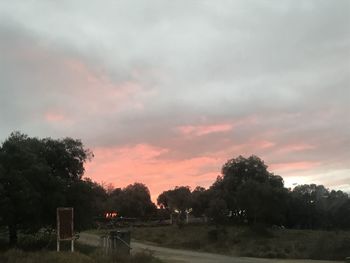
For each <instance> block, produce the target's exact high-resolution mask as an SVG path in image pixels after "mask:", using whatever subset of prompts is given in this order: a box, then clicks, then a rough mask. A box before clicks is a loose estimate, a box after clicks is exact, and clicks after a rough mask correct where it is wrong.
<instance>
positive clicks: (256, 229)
mask: <svg viewBox="0 0 350 263" xmlns="http://www.w3.org/2000/svg"><path fill="white" fill-rule="evenodd" d="M250 230H251V231H252V232H253V233H254V234H255V235H257V236H259V237H268V238H271V237H273V234H272V232H271V231H270V230H269V229H268V228H267V226H266V225H264V224H261V223H256V224H253V225H252V226H251V227H250Z"/></svg>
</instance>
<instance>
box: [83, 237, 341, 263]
mask: <svg viewBox="0 0 350 263" xmlns="http://www.w3.org/2000/svg"><path fill="white" fill-rule="evenodd" d="M79 242H81V243H84V244H88V245H95V246H98V245H99V236H98V235H96V234H91V233H81V234H80V238H79ZM131 246H132V248H133V249H132V253H137V252H140V251H145V250H146V251H152V252H153V253H154V256H156V257H157V258H160V259H162V260H163V261H165V262H168V263H211V262H213V263H214V262H215V263H268V262H273V263H307V262H313V263H334V261H315V260H287V259H261V258H249V257H233V256H225V255H220V254H214V253H206V252H196V251H190V250H184V249H172V248H164V247H160V246H155V245H151V244H145V243H140V242H135V241H133V242H132V244H131Z"/></svg>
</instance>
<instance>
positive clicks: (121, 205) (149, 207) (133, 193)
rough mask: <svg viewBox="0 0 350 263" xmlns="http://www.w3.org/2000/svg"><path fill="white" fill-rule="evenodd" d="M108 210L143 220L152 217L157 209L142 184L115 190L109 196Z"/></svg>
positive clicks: (147, 190)
mask: <svg viewBox="0 0 350 263" xmlns="http://www.w3.org/2000/svg"><path fill="white" fill-rule="evenodd" d="M109 209H113V210H117V211H118V212H119V214H120V215H122V216H124V217H125V216H126V217H136V218H142V219H145V218H147V217H150V216H152V215H153V214H154V213H155V212H156V210H157V208H156V206H155V204H154V203H153V202H152V200H151V195H150V191H149V189H148V188H147V186H146V185H144V184H142V183H134V184H130V185H128V186H127V187H125V188H123V189H120V188H117V189H115V190H114V191H112V193H111V194H110V196H109Z"/></svg>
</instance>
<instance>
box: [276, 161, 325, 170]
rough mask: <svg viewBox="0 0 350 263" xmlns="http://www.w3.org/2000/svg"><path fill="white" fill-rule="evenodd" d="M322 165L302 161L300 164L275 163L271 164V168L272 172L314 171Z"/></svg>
mask: <svg viewBox="0 0 350 263" xmlns="http://www.w3.org/2000/svg"><path fill="white" fill-rule="evenodd" d="M320 164H321V163H320V162H309V161H300V162H287V163H274V164H271V165H270V166H269V167H270V169H271V170H276V171H295V170H308V169H314V168H316V167H317V166H319V165H320Z"/></svg>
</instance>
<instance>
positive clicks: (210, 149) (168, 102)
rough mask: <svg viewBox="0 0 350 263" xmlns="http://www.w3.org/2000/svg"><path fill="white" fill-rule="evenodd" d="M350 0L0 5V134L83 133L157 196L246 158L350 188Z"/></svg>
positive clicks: (119, 175) (289, 176) (107, 177)
mask: <svg viewBox="0 0 350 263" xmlns="http://www.w3.org/2000/svg"><path fill="white" fill-rule="evenodd" d="M349 13H350V1H346V0H344V1H341V0H337V1H331V0H329V1H322V0H315V1H298V0H290V1H281V0H275V1H263V0H261V1H247V0H242V1H224V0H222V1H202V0H201V1H199V0H198V1H194V0H193V1H163V0H162V1H161V0H159V1H146V0H144V1H129V0H128V1H110V2H108V1H58V2H56V1H34V0H33V1H2V2H0V104H1V111H0V121H1V125H0V138H1V140H4V139H5V138H6V137H7V136H8V135H9V133H10V132H11V131H14V130H20V131H22V132H25V133H27V134H29V135H31V136H40V137H47V136H51V137H55V138H57V137H65V136H71V137H74V138H81V139H82V140H83V142H84V143H85V145H86V146H87V147H89V148H91V149H92V150H93V151H94V153H95V159H94V160H93V161H92V162H91V163H89V164H88V165H87V173H86V175H87V176H89V177H91V178H93V179H94V180H97V181H98V182H101V181H104V182H107V183H109V182H110V183H113V184H114V185H115V186H125V185H127V184H129V183H132V182H135V181H140V182H144V183H146V184H147V185H148V186H149V187H150V190H151V192H152V194H153V198H154V197H155V196H156V195H157V194H158V193H159V192H160V191H161V190H165V189H169V188H170V187H173V186H175V185H190V186H192V187H193V186H195V185H202V186H206V187H207V186H209V185H210V184H211V183H212V182H213V180H214V179H215V177H216V176H217V175H218V174H219V173H220V167H221V165H222V164H223V163H224V162H225V161H226V160H227V159H229V158H232V157H236V156H238V155H239V154H243V155H250V154H256V155H258V156H260V157H261V158H262V159H263V160H265V162H266V163H267V164H268V165H269V167H270V170H272V171H273V172H275V173H277V174H279V175H281V176H283V177H284V178H285V181H286V183H287V185H292V184H293V183H311V182H315V183H322V184H325V185H326V186H328V187H331V188H338V189H342V190H346V191H349V190H350V161H349V157H350V136H349V135H350V117H349V113H350V103H349V101H350V87H349V86H350V16H349Z"/></svg>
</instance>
